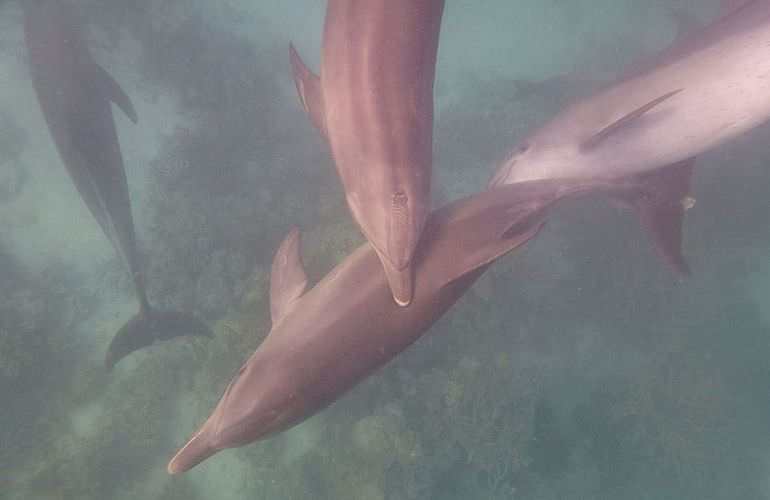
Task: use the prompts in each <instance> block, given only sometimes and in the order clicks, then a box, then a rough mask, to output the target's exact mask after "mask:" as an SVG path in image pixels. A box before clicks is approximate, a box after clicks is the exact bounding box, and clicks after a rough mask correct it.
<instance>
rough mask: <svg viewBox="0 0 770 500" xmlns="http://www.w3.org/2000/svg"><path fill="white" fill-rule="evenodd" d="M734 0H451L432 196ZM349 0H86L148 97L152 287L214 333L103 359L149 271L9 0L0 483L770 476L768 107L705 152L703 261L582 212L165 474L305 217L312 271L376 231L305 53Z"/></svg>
mask: <svg viewBox="0 0 770 500" xmlns="http://www.w3.org/2000/svg"><path fill="white" fill-rule="evenodd" d="M28 1H31V0H28ZM760 1H764V0H760ZM719 4H720V2H719V1H718V0H709V1H703V0H701V1H694V0H688V1H685V0H681V1H671V2H664V1H654V2H650V1H646V2H641V1H639V0H626V1H617V0H616V1H605V0H580V1H574V2H537V1H534V0H508V1H503V0H497V1H491V0H489V1H485V2H481V3H479V2H477V1H474V0H447V4H446V9H445V13H444V20H443V25H442V32H441V40H440V48H439V59H438V68H437V73H436V85H435V102H436V110H435V111H436V113H435V120H434V123H435V133H434V136H435V137H434V152H435V153H434V168H433V179H434V182H433V199H434V206H440V205H444V204H445V203H448V202H449V201H452V200H455V199H458V198H460V197H462V196H466V195H470V194H472V193H474V192H477V191H479V190H480V189H482V188H483V186H484V185H485V183H486V181H487V179H488V178H489V176H490V175H491V174H492V172H494V170H495V168H496V166H497V164H498V163H499V162H500V161H501V160H502V159H503V158H504V157H505V155H506V153H507V152H508V151H509V150H510V149H511V148H512V147H513V146H514V145H515V144H516V143H517V142H518V141H519V140H521V139H523V138H524V137H525V136H526V135H527V134H528V133H530V132H531V131H532V130H533V129H534V128H535V127H536V126H537V125H538V124H539V123H541V122H542V121H544V120H546V119H547V118H548V117H550V116H551V115H553V114H554V113H555V112H557V111H558V110H560V109H561V108H563V107H564V106H566V105H567V104H568V103H569V102H571V101H572V100H574V99H576V98H578V97H579V96H582V95H586V94H588V93H590V92H591V91H592V90H594V89H597V88H599V87H600V86H601V85H603V84H606V82H608V81H611V80H612V79H613V78H614V77H616V76H618V75H619V74H620V73H621V72H622V71H624V69H626V68H629V67H633V65H634V64H635V63H638V62H640V61H643V60H644V59H645V58H646V57H648V56H650V55H652V54H654V53H655V52H656V51H657V50H659V49H661V48H662V47H665V46H666V45H667V44H668V43H670V42H671V41H672V40H673V39H674V38H675V37H677V36H678V33H679V32H680V31H682V30H693V29H697V28H698V26H703V25H705V24H707V23H708V22H709V20H710V19H711V18H712V16H713V14H714V12H715V11H716V10H717V8H718V7H719ZM324 7H325V5H324V2H317V1H309V0H290V1H283V2H277V3H276V2H263V1H252V2H247V1H245V0H228V1H224V2H203V1H198V2H194V3H191V2H189V1H182V0H166V1H165V2H147V1H137V2H123V1H117V0H99V1H96V0H78V1H75V2H73V8H74V9H77V12H78V13H81V14H82V15H83V16H84V19H87V34H88V44H89V48H90V51H91V53H92V55H93V57H94V59H96V60H97V61H98V62H99V63H100V64H101V65H102V66H103V67H104V68H105V69H107V70H108V71H109V73H110V74H111V75H112V76H113V77H114V78H115V80H116V81H118V82H120V85H121V86H122V88H123V89H124V90H125V92H126V94H128V95H129V97H130V99H131V101H132V103H133V105H134V107H135V108H136V111H137V115H138V117H139V120H138V124H136V125H134V124H133V123H131V122H130V121H129V120H128V119H126V116H125V115H123V113H122V112H120V111H119V110H118V108H115V109H114V111H115V123H116V126H117V130H118V135H119V138H120V144H121V148H122V152H123V158H124V162H125V167H126V175H127V178H128V186H129V191H130V195H131V201H132V206H133V219H134V223H135V226H136V230H137V236H138V248H139V253H140V262H141V266H142V269H143V271H144V274H145V281H146V285H147V292H148V295H149V297H150V301H151V302H152V303H153V305H155V306H158V307H162V308H166V309H184V310H188V311H192V312H194V313H195V314H196V316H197V317H198V318H200V319H202V320H204V321H205V322H206V323H207V324H208V325H210V326H211V328H212V330H213V332H214V337H213V338H211V339H207V338H200V337H179V338H175V339H172V340H169V341H166V342H160V343H155V344H153V345H152V346H150V347H147V348H144V349H140V350H138V351H136V352H134V353H132V354H130V355H129V356H127V357H126V358H125V359H123V360H122V361H121V362H120V363H119V364H118V365H117V366H116V368H115V369H114V370H113V371H112V372H111V373H109V374H108V373H106V372H105V369H104V355H105V350H106V349H107V346H108V344H109V343H110V341H111V339H112V338H113V336H114V335H115V333H116V332H117V331H118V329H120V327H121V326H122V325H123V324H124V323H125V322H126V321H127V320H128V319H129V318H130V317H131V316H132V315H133V314H135V313H136V309H137V302H136V298H135V294H134V289H133V285H132V282H131V279H130V276H129V274H128V272H127V271H126V268H125V265H124V263H123V262H122V261H121V260H120V259H119V258H118V256H117V254H116V253H115V251H114V250H113V248H112V246H111V245H110V243H109V241H108V240H107V238H105V235H104V233H103V232H102V230H101V228H100V227H99V225H98V224H97V223H96V221H95V219H94V217H93V216H92V215H91V212H89V210H88V208H86V205H85V204H84V203H83V200H82V199H81V197H80V196H79V194H78V191H77V190H76V189H75V188H74V185H73V183H72V182H71V180H70V177H69V176H68V174H67V171H66V170H65V168H64V165H63V163H62V160H61V158H60V157H59V155H58V153H57V150H56V148H55V146H54V142H53V141H52V139H51V135H50V133H49V131H48V129H47V128H46V124H45V121H44V120H43V115H42V114H41V112H40V107H39V106H38V103H37V100H36V95H35V92H34V89H33V86H32V81H31V77H30V71H29V67H28V58H27V50H26V47H25V43H24V28H23V15H22V9H21V5H20V2H18V1H13V0H12V1H5V2H0V27H1V28H2V29H0V89H2V91H1V92H0V470H1V471H2V473H0V498H8V499H17V498H18V499H33V498H34V499H49V498H50V499H63V498H67V499H69V498H71V499H75V498H77V499H84V498H93V499H104V498H110V499H124V498H125V499H136V498H142V499H156V498H157V499H173V498H184V499H221V500H225V499H231V498H232V499H239V498H266V499H308V498H318V499H335V500H336V499H442V500H448V499H452V500H453V499H458V500H459V499H471V498H474V499H475V498H482V499H503V498H504V499H513V498H515V499H618V498H623V499H683V498H692V499H741V500H755V499H764V498H769V497H770V479H768V478H770V427H768V422H770V368H768V367H769V366H770V362H769V361H770V333H769V332H768V324H770V313H768V311H770V298H768V297H770V265H768V264H767V259H765V256H766V255H768V254H770V231H768V224H767V220H768V214H770V196H768V194H767V193H768V189H770V188H768V186H770V168H768V167H769V166H770V160H769V159H770V143H768V141H767V140H766V137H767V134H768V133H769V132H770V129H768V126H767V125H765V126H761V127H758V128H756V129H755V130H753V131H752V132H750V133H749V134H747V135H745V136H743V137H741V138H739V139H736V140H733V141H731V142H729V143H727V144H726V145H723V146H720V147H719V148H717V149H715V150H713V151H709V152H708V153H706V154H703V155H701V156H700V157H699V158H698V160H697V165H696V169H695V175H694V177H693V185H692V189H691V195H692V196H693V197H694V198H695V199H696V200H697V204H696V206H695V207H694V208H693V209H692V210H688V211H687V213H686V220H685V238H684V250H685V253H686V255H687V258H688V260H689V262H690V266H691V268H692V274H691V276H689V277H687V278H685V279H679V278H678V277H676V276H674V275H673V274H672V273H671V272H670V271H669V270H668V269H667V268H666V267H665V266H664V265H663V264H662V263H661V262H660V261H659V259H658V258H657V257H656V256H655V254H654V253H653V251H652V250H651V249H650V246H649V244H648V242H647V241H646V239H645V235H644V231H643V229H642V227H641V225H640V223H639V220H638V217H637V215H636V214H634V213H633V212H632V211H629V210H627V209H626V208H624V207H620V206H618V205H617V204H616V203H612V202H611V201H608V200H607V199H599V198H596V199H591V200H587V201H579V202H573V203H570V204H569V205H564V206H563V207H561V208H560V209H559V210H557V211H556V213H554V215H553V216H552V217H551V218H550V222H549V223H548V224H547V226H546V228H545V229H544V230H543V232H542V233H541V234H540V235H538V236H537V237H536V238H535V239H533V240H532V241H531V242H529V243H528V244H527V245H525V246H524V247H522V248H521V249H519V250H517V251H516V252H514V253H513V254H512V255H510V256H507V257H505V258H504V259H502V260H500V261H499V262H497V263H496V264H495V265H494V266H493V267H492V268H491V269H490V270H489V271H488V272H487V273H486V274H484V275H483V276H482V278H481V279H480V280H479V281H478V282H477V283H476V285H474V287H473V288H472V289H471V290H470V291H469V292H468V293H467V294H466V295H465V296H464V297H463V298H462V299H461V300H460V301H459V302H458V303H457V305H456V306H455V307H453V308H452V309H451V310H450V311H449V313H448V314H447V315H446V316H445V317H443V318H442V319H441V320H440V321H439V322H438V323H437V324H436V325H435V326H433V327H432V328H431V330H430V331H429V332H428V333H427V334H426V335H425V336H424V337H422V338H421V339H420V341H418V342H417V343H416V344H415V345H414V346H413V347H411V348H410V349H409V350H408V351H406V352H405V353H404V354H402V355H401V356H399V357H398V358H396V359H395V360H394V361H393V362H391V363H390V364H388V365H387V366H386V367H385V368H383V369H382V370H380V371H378V372H377V373H375V374H374V375H373V376H372V377H370V378H368V379H367V380H365V381H364V382H363V383H362V384H360V385H359V386H357V387H356V388H355V389H353V390H352V391H351V392H349V393H348V394H347V395H345V396H344V397H342V398H341V399H340V400H338V401H337V402H335V403H334V404H333V405H331V406H330V407H328V408H327V409H325V410H324V411H322V412H321V413H319V414H318V415H316V416H314V417H312V418H310V419H309V420H307V421H306V422H304V423H302V424H300V425H299V426H297V427H295V428H293V429H291V430H289V431H287V432H285V433H283V434H280V435H278V436H276V437H273V438H270V439H268V440H265V441H261V442H257V443H252V444H249V445H246V446H244V447H242V448H238V449H231V450H226V451H223V452H221V453H219V454H217V455H215V456H213V457H212V458H210V459H208V460H206V461H205V462H203V463H202V464H201V465H199V466H197V467H196V468H194V469H192V470H191V471H189V472H187V473H185V474H183V475H180V476H175V477H169V476H168V475H167V473H166V463H167V461H168V459H169V458H170V457H171V456H172V455H173V454H174V453H175V452H176V450H177V449H178V448H179V447H180V446H181V445H183V444H184V442H185V441H186V440H187V439H188V438H189V437H190V436H191V435H192V434H193V433H194V432H195V430H196V429H197V427H198V426H199V425H200V424H201V423H202V422H203V421H204V420H205V419H206V418H207V417H208V415H209V414H210V412H211V410H212V409H213V407H214V405H215V404H216V401H217V400H218V399H219V397H220V396H221V394H222V392H223V391H224V389H225V387H226V385H227V383H228V381H229V380H230V379H231V378H232V377H233V375H234V374H235V373H236V372H237V370H238V368H239V366H240V365H241V364H242V363H243V362H244V361H245V360H246V359H247V358H248V357H249V356H250V355H251V353H252V352H253V351H254V349H255V348H256V347H257V346H258V345H259V344H260V342H261V341H262V340H263V339H264V338H265V336H266V334H267V333H268V331H269V329H270V312H269V309H270V306H269V298H268V273H269V271H270V264H271V260H272V257H273V253H274V252H275V250H276V248H277V247H278V244H279V243H280V241H281V239H282V237H283V235H284V234H285V233H286V232H287V231H288V230H289V229H290V228H291V227H293V226H299V227H300V228H301V229H302V231H303V245H302V253H303V259H304V262H305V265H306V268H307V271H308V274H309V277H310V282H311V284H312V283H314V282H316V281H317V280H318V279H320V278H321V277H323V276H324V275H325V274H326V273H327V272H328V271H329V270H330V269H331V268H332V267H333V266H334V265H336V264H337V263H338V262H339V261H340V260H342V259H343V258H344V257H345V256H346V255H347V254H348V253H350V252H351V251H352V250H353V249H355V248H356V247H357V246H358V245H360V244H361V243H362V241H363V238H362V237H361V235H360V232H359V230H358V229H357V227H356V226H355V225H354V224H353V222H352V219H351V217H350V214H349V212H348V210H347V206H346V205H345V201H344V196H343V192H342V188H341V186H340V183H339V180H338V178H337V175H336V173H335V172H334V167H333V165H332V161H331V157H330V155H329V152H328V148H327V147H326V145H325V144H323V142H322V140H321V139H320V138H319V137H318V136H317V134H316V131H315V130H314V128H313V127H312V125H311V123H310V121H309V120H308V119H307V117H306V116H305V115H304V111H303V110H302V108H301V106H300V103H299V100H298V98H297V96H296V92H295V90H294V86H293V83H292V80H291V74H290V68H289V63H288V53H287V52H288V51H287V46H288V42H289V41H292V42H294V43H295V45H297V47H298V49H299V50H300V51H301V52H302V53H303V55H304V56H305V57H306V60H307V62H308V63H309V64H310V65H311V66H312V67H314V68H317V67H318V61H319V55H320V41H321V30H322V25H323V19H324ZM351 293H355V291H354V290H351Z"/></svg>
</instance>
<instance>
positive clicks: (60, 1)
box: [23, 0, 212, 371]
mask: <svg viewBox="0 0 770 500" xmlns="http://www.w3.org/2000/svg"><path fill="white" fill-rule="evenodd" d="M23 6H24V33H25V39H26V45H27V52H28V58H29V67H30V72H31V75H32V83H33V86H34V88H35V93H36V94H37V100H38V102H39V104H40V109H41V110H42V112H43V116H44V118H45V121H46V124H47V125H48V130H49V131H50V132H51V135H52V136H53V140H54V142H55V143H56V149H57V150H58V152H59V156H61V159H62V161H63V162H64V165H65V166H66V167H67V171H68V172H69V175H70V177H71V178H72V181H73V182H74V183H75V186H76V187H77V189H78V192H79V193H80V196H81V197H82V198H83V201H85V203H86V205H87V206H88V208H89V210H90V211H91V213H92V214H93V215H94V217H95V218H96V221H97V222H98V223H99V225H100V226H101V228H102V230H103V231H104V233H105V234H106V235H107V238H108V239H109V240H110V242H111V243H112V245H113V247H114V248H115V250H116V251H117V253H118V255H120V257H121V258H122V260H123V262H124V263H125V264H126V267H127V268H128V270H129V272H130V273H131V277H132V278H133V283H134V287H135V289H136V295H137V298H138V299H139V312H138V313H137V314H136V315H135V316H134V317H132V318H131V319H130V320H129V321H128V322H127V323H126V324H125V325H124V326H123V327H122V328H121V329H120V330H119V331H118V333H117V334H116V335H115V337H114V338H113V339H112V342H111V343H110V345H109V347H108V348H107V355H106V359H105V364H106V368H107V370H108V371H111V370H112V368H113V367H114V365H115V363H117V362H118V361H119V360H120V359H122V358H123V357H124V356H126V355H127V354H129V353H131V352H133V351H135V350H137V349H139V348H140V347H144V346H146V345H149V344H151V343H153V342H154V341H155V340H159V339H167V338H171V337H175V336H177V335H184V334H196V335H206V336H211V335H212V334H211V330H210V329H209V328H208V326H207V325H205V324H204V323H203V322H201V321H200V320H198V319H196V318H195V317H193V316H192V315H190V314H188V313H184V312H177V311H169V312H162V311H159V310H156V309H154V308H153V307H151V306H150V304H149V302H148V300H147V294H146V293H145V287H144V280H143V277H142V273H141V270H140V266H139V259H138V255H137V250H136V242H135V240H136V237H135V234H134V223H133V220H132V218H131V202H130V199H129V195H128V183H127V181H126V173H125V170H124V168H123V158H122V155H121V152H120V144H119V143H118V135H117V132H116V129H115V122H114V119H113V116H112V107H111V103H115V104H116V105H117V106H118V107H119V108H120V109H121V110H122V111H123V112H124V113H125V114H126V116H128V118H129V119H130V120H131V121H132V122H134V123H136V122H137V116H136V111H135V110H134V107H133V105H132V104H131V101H130V100H129V98H128V96H127V95H126V93H125V92H124V91H123V89H122V88H121V87H120V85H118V83H117V82H116V81H115V80H114V79H113V78H112V77H111V76H110V75H109V73H107V72H106V71H105V70H104V69H103V68H102V67H101V66H99V64H98V63H97V62H96V61H94V59H93V58H92V57H91V54H90V53H89V51H88V47H87V45H86V42H85V40H84V38H83V37H82V35H81V33H80V22H79V20H78V18H77V16H76V14H75V10H74V8H73V6H72V5H71V4H70V2H69V1H67V0H25V1H24V2H23Z"/></svg>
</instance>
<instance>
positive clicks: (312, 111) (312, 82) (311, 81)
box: [289, 43, 328, 140]
mask: <svg viewBox="0 0 770 500" xmlns="http://www.w3.org/2000/svg"><path fill="white" fill-rule="evenodd" d="M289 57H290V58H291V76H292V77H293V78H294V85H295V86H296V87H297V92H298V93H299V98H300V100H301V101H302V106H303V107H304V108H305V112H306V113H307V115H308V116H309V117H310V120H311V121H312V122H313V125H314V126H315V128H316V130H318V133H319V134H321V137H323V138H324V140H327V138H328V136H327V134H326V118H325V111H324V100H323V92H322V90H321V78H320V77H319V76H318V75H316V74H315V73H313V72H312V71H310V70H309V69H308V67H307V66H306V65H305V63H304V62H303V61H302V58H301V57H300V56H299V53H298V52H297V49H295V48H294V45H293V44H291V43H290V44H289Z"/></svg>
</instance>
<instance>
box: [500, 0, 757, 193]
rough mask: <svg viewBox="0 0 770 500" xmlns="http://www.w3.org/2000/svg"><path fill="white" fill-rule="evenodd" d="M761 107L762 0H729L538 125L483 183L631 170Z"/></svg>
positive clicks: (727, 132) (742, 125)
mask: <svg viewBox="0 0 770 500" xmlns="http://www.w3.org/2000/svg"><path fill="white" fill-rule="evenodd" d="M671 93H673V95H670V96H669V97H668V98H665V99H663V100H662V101H661V102H659V103H657V104H655V105H653V106H652V107H650V108H649V109H648V110H646V111H644V112H642V113H641V114H639V116H637V117H635V118H632V119H630V120H625V121H623V120H622V119H623V117H628V116H629V115H633V113H634V111H635V110H639V109H640V108H643V107H644V106H645V105H647V104H650V103H653V102H654V101H655V100H656V99H659V98H661V97H662V96H666V95H668V94H671ZM769 117H770V0H753V1H751V0H749V1H746V0H729V1H728V2H727V3H726V4H725V5H724V7H723V8H722V10H721V11H720V13H719V14H718V16H717V19H716V20H715V21H714V22H713V23H712V24H711V25H709V26H707V27H705V28H703V29H702V30H700V31H698V32H696V33H694V34H693V35H691V36H687V37H685V38H682V39H681V40H678V41H677V42H675V43H674V44H673V45H672V46H671V47H669V48H668V49H667V50H665V51H664V52H663V53H661V54H660V55H659V56H658V57H657V58H655V59H654V60H652V61H650V62H649V63H647V64H645V65H643V66H642V67H641V68H639V69H638V70H637V71H634V72H633V73H631V74H629V75H628V76H627V77H626V78H624V79H623V80H621V81H620V82H619V83H616V84H614V85H612V86H610V87H608V88H606V89H605V90H603V91H601V92H598V93H597V94H594V95H593V96H591V97H588V98H586V99H582V100H580V101H578V102H576V103H575V104H573V105H571V106H569V107H568V108H566V109H565V110H564V111H562V112H561V113H559V114H557V115H556V116H555V117H554V118H553V119H551V120H550V121H548V122H546V123H545V124H544V125H542V126H541V127H540V128H539V129H538V130H537V131H535V133H534V134H532V135H531V136H530V137H528V138H527V139H526V140H525V141H523V142H522V143H521V144H520V145H519V147H517V148H516V149H514V150H513V152H512V153H511V155H510V157H509V158H508V159H507V160H506V161H505V162H504V163H503V164H502V165H501V166H500V167H499V169H498V170H497V172H496V173H495V175H494V176H493V178H492V180H491V181H490V185H492V186H498V185H502V184H508V183H515V182H522V181H527V180H534V179H549V178H561V177H572V178H583V179H617V178H623V177H627V176H632V175H636V174H640V173H643V172H648V171H651V170H654V169H657V168H661V167H664V166H667V165H671V164H674V163H678V162H681V161H684V160H686V159H689V158H692V157H694V156H695V155H697V154H699V153H701V152H703V151H705V150H707V149H709V148H712V147H714V146H716V145H718V144H720V143H722V142H724V141H726V140H728V139H730V138H733V137H736V136H738V135H740V134H742V133H744V132H746V131H748V130H749V129H751V128H752V127H755V126H757V125H759V124H761V123H763V122H765V121H766V120H767V119H768V118H769ZM613 123H615V124H616V126H615V127H611V131H607V127H608V126H610V125H611V124H613ZM603 130H604V131H605V132H606V133H604V134H603V135H601V131H603ZM599 135H601V136H600V137H599ZM597 138H598V140H596V139H597Z"/></svg>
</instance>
